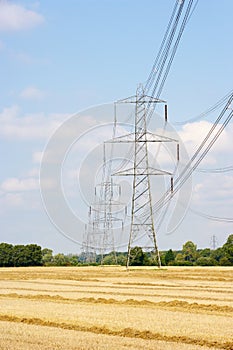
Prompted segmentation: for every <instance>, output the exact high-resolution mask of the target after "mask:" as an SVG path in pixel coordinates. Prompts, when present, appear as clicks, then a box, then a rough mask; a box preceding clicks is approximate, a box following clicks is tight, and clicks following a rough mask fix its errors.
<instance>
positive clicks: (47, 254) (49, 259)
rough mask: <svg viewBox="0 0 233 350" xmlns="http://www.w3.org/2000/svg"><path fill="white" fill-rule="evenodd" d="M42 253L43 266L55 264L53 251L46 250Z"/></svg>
mask: <svg viewBox="0 0 233 350" xmlns="http://www.w3.org/2000/svg"><path fill="white" fill-rule="evenodd" d="M41 253H42V263H43V265H52V263H53V251H52V249H49V248H44V249H42V251H41Z"/></svg>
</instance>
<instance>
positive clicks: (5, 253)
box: [0, 243, 14, 267]
mask: <svg viewBox="0 0 233 350" xmlns="http://www.w3.org/2000/svg"><path fill="white" fill-rule="evenodd" d="M13 264H14V263H13V245H12V244H8V243H1V244H0V266H5V267H9V266H13Z"/></svg>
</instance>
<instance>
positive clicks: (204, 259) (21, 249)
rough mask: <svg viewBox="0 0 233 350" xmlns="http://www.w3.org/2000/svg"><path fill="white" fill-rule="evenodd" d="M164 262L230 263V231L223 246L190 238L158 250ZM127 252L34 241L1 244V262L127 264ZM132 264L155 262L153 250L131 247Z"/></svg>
mask: <svg viewBox="0 0 233 350" xmlns="http://www.w3.org/2000/svg"><path fill="white" fill-rule="evenodd" d="M160 257H161V263H162V265H163V266H169V265H173V266H218V265H220V266H233V234H231V235H229V237H228V238H227V241H226V242H225V243H224V244H223V246H222V247H219V248H217V249H215V250H212V249H210V248H205V249H197V245H196V244H194V243H193V242H192V241H187V242H186V243H185V244H184V245H183V246H182V249H181V250H176V251H175V250H174V251H173V250H172V249H169V250H167V251H161V252H160ZM126 259H127V253H126V252H110V253H109V254H104V255H95V256H94V255H93V256H90V255H88V256H87V255H86V254H85V253H81V254H77V255H76V254H68V255H65V254H62V253H59V254H55V255H54V254H53V251H52V249H49V248H44V249H42V248H41V247H40V246H39V245H37V244H28V245H15V246H13V245H12V244H9V243H1V244H0V266H1V267H18V266H83V265H101V264H102V265H122V266H125V265H126ZM130 265H131V266H156V265H157V260H156V257H155V255H154V254H153V252H150V251H149V252H145V251H143V249H142V248H141V247H134V248H132V249H131V257H130Z"/></svg>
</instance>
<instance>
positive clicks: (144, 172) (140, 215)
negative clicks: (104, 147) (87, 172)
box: [111, 86, 178, 268]
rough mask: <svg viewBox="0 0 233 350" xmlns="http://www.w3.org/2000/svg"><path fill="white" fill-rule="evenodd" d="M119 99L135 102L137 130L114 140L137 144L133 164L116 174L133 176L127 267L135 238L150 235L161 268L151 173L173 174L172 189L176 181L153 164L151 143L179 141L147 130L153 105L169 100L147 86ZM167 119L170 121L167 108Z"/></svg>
mask: <svg viewBox="0 0 233 350" xmlns="http://www.w3.org/2000/svg"><path fill="white" fill-rule="evenodd" d="M118 102H119V103H133V104H135V125H134V132H133V133H131V134H128V135H126V136H121V137H116V138H115V139H113V140H112V141H111V142H114V143H123V142H125V143H130V142H132V143H133V147H134V157H133V167H132V168H127V169H123V170H121V171H118V172H116V173H114V174H113V175H115V176H130V175H131V176H133V186H132V190H133V193H132V204H131V224H130V233H129V241H128V253H127V268H128V267H129V265H130V258H131V249H132V246H133V244H134V242H135V240H136V239H137V238H140V237H142V236H144V235H147V236H148V237H149V238H150V241H151V242H152V249H153V250H154V252H155V254H156V256H157V264H158V267H160V266H161V261H160V255H159V250H158V246H157V239H156V232H155V225H154V217H153V207H152V194H151V184H150V176H151V175H170V176H171V190H172V187H173V180H172V174H171V173H170V172H167V171H163V170H159V169H155V168H153V167H151V166H150V164H149V157H148V144H149V143H151V142H177V141H176V140H174V139H171V138H168V137H165V136H159V135H155V134H152V133H150V132H148V130H147V116H148V114H149V112H151V110H153V109H154V108H152V109H151V105H153V104H157V103H165V101H163V100H159V99H156V98H152V97H149V96H146V95H145V93H144V89H143V87H142V86H140V87H139V88H138V89H137V93H136V96H133V97H130V98H128V99H124V100H121V101H118ZM165 121H167V109H166V108H165ZM177 149H178V147H177ZM177 158H178V155H177Z"/></svg>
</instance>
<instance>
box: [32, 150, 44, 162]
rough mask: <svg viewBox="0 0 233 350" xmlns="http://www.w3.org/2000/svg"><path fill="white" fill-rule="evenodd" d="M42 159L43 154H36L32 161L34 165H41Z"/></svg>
mask: <svg viewBox="0 0 233 350" xmlns="http://www.w3.org/2000/svg"><path fill="white" fill-rule="evenodd" d="M42 157H43V152H39V151H38V152H34V153H33V155H32V160H33V163H39V164H40V162H41V160H42Z"/></svg>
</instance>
